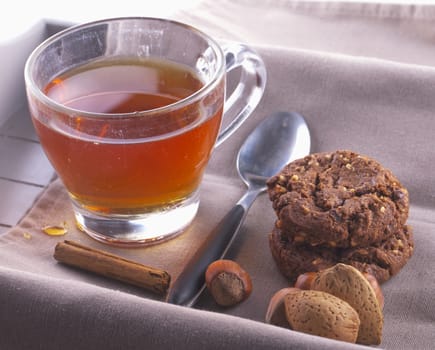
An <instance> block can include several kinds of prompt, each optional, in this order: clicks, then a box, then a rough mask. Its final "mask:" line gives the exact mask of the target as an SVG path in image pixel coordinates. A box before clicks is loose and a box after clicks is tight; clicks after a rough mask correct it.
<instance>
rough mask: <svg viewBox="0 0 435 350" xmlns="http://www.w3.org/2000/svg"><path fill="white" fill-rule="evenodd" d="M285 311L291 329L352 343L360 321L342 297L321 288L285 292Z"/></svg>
mask: <svg viewBox="0 0 435 350" xmlns="http://www.w3.org/2000/svg"><path fill="white" fill-rule="evenodd" d="M284 304H285V312H286V317H287V321H288V323H289V325H290V328H291V329H293V330H295V331H298V332H304V333H308V334H312V335H318V336H321V337H326V338H330V339H336V340H342V341H347V342H351V343H355V341H356V339H357V337H358V329H359V326H360V320H359V316H358V313H357V312H356V311H355V309H354V308H352V306H350V305H349V304H348V303H347V302H345V301H344V300H342V299H340V298H338V297H336V296H334V295H332V294H329V293H325V292H322V291H317V290H301V291H299V292H292V293H287V294H286V296H285V299H284Z"/></svg>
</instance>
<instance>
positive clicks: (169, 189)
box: [34, 59, 222, 215]
mask: <svg viewBox="0 0 435 350" xmlns="http://www.w3.org/2000/svg"><path fill="white" fill-rule="evenodd" d="M203 85H204V84H203V82H202V81H201V79H200V78H199V77H198V76H197V75H196V73H194V72H193V71H192V70H191V69H189V68H188V67H185V66H183V65H181V64H175V63H170V62H168V61H163V60H142V61H138V60H128V59H125V60H116V61H110V60H106V61H104V62H100V63H97V62H94V63H92V64H89V65H85V66H82V67H80V68H77V69H74V70H72V71H68V72H66V73H64V74H62V75H60V76H58V77H56V78H55V79H52V81H51V82H50V83H49V84H48V85H47V86H46V88H45V94H46V95H47V96H48V97H50V98H51V99H53V100H55V101H56V102H58V103H60V104H62V105H64V106H66V107H70V108H73V109H75V110H78V111H83V112H86V113H83V116H81V115H80V112H77V115H75V116H73V117H72V116H70V115H57V116H56V117H55V118H54V116H53V115H52V114H53V113H56V112H54V111H53V110H51V111H48V112H47V113H40V115H39V116H36V117H35V118H34V122H35V126H36V129H37V132H38V135H39V137H40V140H41V143H42V145H43V146H44V149H45V150H46V153H47V155H48V157H49V159H50V161H51V162H52V163H53V165H54V167H55V168H56V170H57V171H58V173H59V175H60V177H61V178H62V180H63V182H64V184H65V186H66V188H67V189H68V190H69V192H70V194H71V196H72V198H73V199H75V200H76V201H77V202H78V203H80V205H81V206H84V207H85V208H86V209H87V210H91V211H93V212H99V213H101V214H103V215H111V214H116V215H131V214H135V213H143V212H144V210H145V211H152V210H154V209H153V208H158V207H160V206H161V205H162V204H163V203H164V204H165V205H166V206H168V205H176V203H177V202H179V201H181V200H183V199H184V198H186V197H188V196H189V195H191V194H192V193H193V192H194V191H195V190H196V189H197V188H198V184H199V182H200V180H201V177H202V174H203V172H204V168H205V165H206V164H207V161H208V159H209V157H210V153H211V150H212V148H213V145H214V143H215V141H216V137H217V134H218V131H219V127H220V123H221V115H222V103H221V105H220V106H219V108H217V109H216V110H215V111H213V116H212V117H211V118H210V117H209V116H207V115H204V114H205V111H203V110H202V109H201V108H202V107H201V103H200V102H198V103H193V104H187V105H186V106H184V107H183V108H177V109H173V110H170V109H169V111H166V112H164V113H161V112H159V108H161V107H165V106H169V105H171V104H173V103H175V102H177V101H180V100H182V99H184V98H187V97H188V96H191V95H192V94H194V93H195V92H197V91H198V90H200V89H201V88H202V86H203ZM150 110H153V111H155V113H151V114H149V113H148V114H147V115H146V116H145V117H143V116H141V115H140V113H139V112H141V111H150ZM135 112H138V113H137V115H135V114H134V113H135ZM88 113H92V114H93V117H92V118H89V117H88V116H87V114H88ZM107 114H113V117H111V116H107ZM100 115H101V117H99V116H100ZM65 119H68V122H66V123H65ZM204 119H206V120H205V121H204ZM58 120H62V122H61V123H60V122H58ZM183 128H189V130H188V131H187V132H180V130H181V129H183ZM162 135H166V136H165V137H161V136H162Z"/></svg>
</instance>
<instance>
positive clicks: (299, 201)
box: [267, 150, 414, 283]
mask: <svg viewBox="0 0 435 350" xmlns="http://www.w3.org/2000/svg"><path fill="white" fill-rule="evenodd" d="M267 186H268V193H269V198H270V200H271V201H272V203H273V208H274V210H275V212H276V215H277V220H276V223H275V226H274V228H273V230H272V232H271V233H270V235H269V243H270V248H271V252H272V255H273V257H274V259H275V261H276V263H277V265H278V267H279V269H280V270H281V272H282V273H283V274H284V275H285V276H286V277H287V278H289V279H290V280H291V281H294V280H295V279H296V278H297V277H298V276H299V275H300V274H302V273H305V272H309V271H319V270H322V269H325V268H328V267H330V266H333V265H335V264H337V263H339V262H341V263H345V264H349V265H352V266H354V267H356V268H357V269H358V270H360V271H361V272H367V273H370V274H372V275H373V276H375V277H376V279H377V280H378V282H379V283H383V282H385V281H387V280H388V279H389V278H390V277H391V276H393V275H395V274H396V273H397V272H398V271H399V270H400V269H401V268H402V267H403V266H404V265H405V264H406V262H407V261H408V260H409V258H410V257H411V255H412V252H413V248H414V243H413V239H412V230H411V228H410V227H409V226H408V225H406V221H407V219H408V212H409V196H408V191H407V190H406V188H404V187H403V186H402V185H401V183H400V182H399V180H398V179H397V178H396V177H395V176H394V175H393V174H392V172H391V171H390V170H388V169H385V168H384V167H383V166H382V165H381V164H379V163H378V162H377V161H375V160H374V159H371V158H369V157H366V156H362V155H359V154H357V153H355V152H352V151H347V150H340V151H336V152H332V153H316V154H311V155H309V156H307V157H305V158H302V159H298V160H296V161H294V162H292V163H290V164H288V165H287V166H286V167H284V169H282V171H281V172H280V173H279V174H277V175H275V176H273V177H272V178H270V179H269V181H268V183H267Z"/></svg>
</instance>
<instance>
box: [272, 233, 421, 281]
mask: <svg viewBox="0 0 435 350" xmlns="http://www.w3.org/2000/svg"><path fill="white" fill-rule="evenodd" d="M269 245H270V249H271V252H272V256H273V257H274V259H275V262H276V264H277V266H278V268H279V269H280V271H281V272H282V274H283V275H284V276H286V277H287V278H288V279H289V280H290V281H292V282H294V281H295V280H296V278H297V277H298V276H299V275H300V274H302V273H305V272H310V271H320V270H323V269H326V268H328V267H331V266H334V265H335V264H337V263H340V262H341V263H345V264H349V265H352V266H354V267H355V268H357V269H358V270H360V271H361V272H368V273H370V274H372V275H373V276H374V277H376V279H377V280H378V282H379V283H383V282H385V281H387V280H388V279H390V278H391V277H392V276H393V275H395V274H397V273H398V272H399V270H400V269H401V268H402V267H403V266H404V265H405V264H406V263H407V262H408V260H409V259H410V257H411V256H412V254H413V250H414V241H413V234H412V230H411V228H410V227H409V226H407V225H405V226H403V227H401V228H400V229H399V230H397V231H396V232H395V233H394V234H393V235H392V236H391V237H389V238H388V239H386V240H384V241H382V242H380V243H377V244H373V245H370V246H367V247H364V248H331V247H326V246H315V247H313V246H311V245H310V244H306V243H304V244H298V243H296V242H294V240H292V238H290V237H288V236H287V235H286V234H285V233H284V232H283V231H282V230H281V229H280V228H279V227H277V226H275V227H274V229H273V230H272V232H271V233H270V234H269Z"/></svg>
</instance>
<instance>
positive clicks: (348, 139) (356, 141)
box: [0, 0, 435, 350]
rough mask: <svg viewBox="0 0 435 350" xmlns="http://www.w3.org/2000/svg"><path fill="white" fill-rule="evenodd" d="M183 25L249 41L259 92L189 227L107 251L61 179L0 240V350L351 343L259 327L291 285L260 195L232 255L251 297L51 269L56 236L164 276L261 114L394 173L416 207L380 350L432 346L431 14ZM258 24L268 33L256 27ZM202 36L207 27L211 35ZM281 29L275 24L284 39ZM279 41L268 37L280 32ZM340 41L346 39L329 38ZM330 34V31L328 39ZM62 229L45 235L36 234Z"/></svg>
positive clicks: (231, 190) (265, 4)
mask: <svg viewBox="0 0 435 350" xmlns="http://www.w3.org/2000/svg"><path fill="white" fill-rule="evenodd" d="M176 18H177V19H178V20H183V21H185V22H187V23H190V24H193V25H195V26H198V27H200V28H201V29H203V30H204V31H207V32H209V33H210V34H212V35H214V36H216V37H218V38H219V39H221V40H238V41H243V42H246V43H248V44H250V45H252V46H253V47H255V48H256V49H257V51H258V52H259V54H260V55H261V56H262V58H263V59H264V61H265V63H266V66H267V72H268V83H267V89H266V92H265V95H264V97H263V99H262V101H261V103H260V105H259V106H258V108H257V109H256V110H255V111H254V113H253V115H252V116H251V117H250V118H249V119H248V121H247V122H246V123H245V124H244V125H243V126H242V127H241V129H239V130H238V131H237V132H236V133H235V134H234V135H233V136H232V137H231V138H230V139H229V140H228V141H226V142H225V143H224V144H223V145H221V146H220V147H219V148H217V149H216V150H215V152H214V154H213V157H212V160H211V162H210V164H209V167H208V168H207V173H206V175H205V177H204V182H203V185H202V187H201V205H200V209H199V213H198V216H197V218H196V219H195V222H194V223H193V224H192V226H191V227H189V229H187V230H186V232H184V233H183V234H182V235H180V236H178V237H177V238H175V239H172V240H170V241H168V242H165V243H162V244H158V245H155V246H151V247H146V248H138V249H121V248H115V247H111V246H107V245H103V244H101V243H98V242H96V241H93V240H92V239H90V238H88V237H87V236H86V235H84V234H83V233H81V232H80V231H78V230H77V229H76V227H75V225H74V220H73V214H72V209H71V205H70V203H69V201H68V197H67V194H66V192H65V190H64V188H63V186H62V184H61V182H60V181H59V180H56V181H54V182H53V183H52V184H51V185H50V186H49V187H48V188H47V190H46V191H45V192H44V193H43V194H42V195H41V197H40V199H39V200H38V202H37V203H35V205H34V206H33V208H32V210H31V211H30V212H29V213H28V214H27V215H26V216H25V217H24V218H23V220H22V221H21V223H20V224H19V225H18V226H17V227H14V228H12V229H11V230H10V231H9V232H8V233H6V234H3V235H1V236H0V348H1V349H11V350H13V349H48V350H49V349H60V348H61V349H103V348H104V349H119V348H123V349H143V348H145V349H173V348H174V347H175V348H178V349H193V348H194V349H200V348H207V349H242V348H250V349H362V348H364V347H362V346H359V345H351V344H347V343H341V342H335V341H331V340H328V339H323V338H318V337H313V336H309V335H305V334H301V333H297V332H293V331H289V330H285V329H281V328H278V327H274V326H270V325H267V324H265V323H264V316H265V313H266V309H267V305H268V302H269V299H270V297H271V296H272V295H273V294H274V293H275V292H276V291H277V290H279V289H280V288H283V287H286V286H287V285H288V283H287V281H286V279H285V278H284V277H283V276H282V275H281V274H280V273H279V272H278V269H277V267H276V265H275V263H274V261H273V259H272V256H271V253H270V250H269V247H268V242H267V235H268V233H269V232H270V231H271V230H272V227H273V223H274V221H275V216H274V215H275V214H274V213H273V210H272V207H271V203H270V201H269V199H268V198H267V195H262V196H260V197H259V198H258V199H257V200H256V202H255V203H254V205H253V206H252V208H251V209H250V211H249V213H248V216H247V218H246V221H245V223H244V225H243V227H242V228H241V230H240V232H239V234H238V236H237V237H236V239H235V241H234V243H233V245H232V247H231V249H230V250H229V252H228V254H227V257H228V258H231V259H234V260H236V261H237V262H239V263H240V264H241V265H242V266H243V267H244V268H245V269H246V270H247V271H248V272H249V273H250V274H251V276H252V279H253V286H254V287H253V293H252V295H251V297H250V298H249V299H248V300H246V301H245V302H243V303H242V304H239V305H237V306H236V307H233V308H221V307H218V306H217V305H216V304H215V303H214V302H213V300H212V298H211V297H210V295H209V294H208V293H207V292H204V293H203V294H202V296H201V297H200V299H199V300H198V302H197V304H196V306H195V309H189V308H185V307H179V306H174V305H169V304H166V303H164V302H163V300H164V298H162V297H159V296H155V295H152V294H151V293H148V292H145V291H143V290H140V289H138V288H136V287H131V286H128V285H125V284H122V283H118V282H115V281H111V280H108V279H105V278H103V277H98V276H95V275H93V274H91V273H86V272H83V271H79V270H77V269H73V268H70V267H67V266H64V265H62V264H59V263H57V262H56V261H55V260H54V259H53V252H54V247H55V245H56V243H57V242H58V241H61V240H64V239H70V240H76V241H79V242H81V243H83V244H86V245H89V246H92V247H95V248H98V249H104V250H106V251H108V252H112V253H116V254H118V255H121V256H124V257H126V258H129V259H134V260H136V261H138V262H142V263H145V264H147V265H152V266H155V267H159V268H163V269H165V270H167V271H168V272H169V273H170V274H171V276H172V278H173V280H175V279H176V277H177V275H178V274H179V273H180V271H182V269H183V266H184V265H185V264H186V263H187V261H188V259H189V256H190V255H191V254H192V253H193V252H194V251H195V249H196V248H197V247H198V246H199V245H200V244H201V242H203V241H204V240H205V239H206V238H207V233H208V232H210V231H211V230H212V229H213V227H214V226H216V225H217V223H218V222H219V220H220V219H221V218H223V216H224V215H225V214H226V213H227V212H228V211H229V210H230V209H231V207H232V206H233V205H234V204H235V203H236V202H237V200H238V199H239V198H240V196H241V195H242V194H243V193H244V191H245V189H246V188H245V185H244V184H243V182H242V181H241V180H240V179H239V178H238V176H237V171H236V167H235V160H236V155H237V151H238V149H239V147H240V145H241V144H242V143H243V140H244V139H245V137H246V136H247V135H248V134H249V133H250V131H251V130H253V128H254V127H255V126H256V125H257V124H258V123H259V122H260V121H261V120H262V119H263V118H264V117H265V116H267V115H268V114H270V113H272V112H274V111H278V110H288V111H296V112H299V113H300V114H302V115H303V116H304V117H305V118H306V120H307V123H308V125H309V128H310V132H311V137H312V140H311V142H312V148H311V151H312V152H319V151H332V150H336V149H351V150H353V151H356V152H359V153H362V154H366V155H368V156H370V157H373V158H375V159H376V160H378V161H379V162H380V163H382V164H383V165H384V166H385V167H387V168H389V169H391V170H392V171H393V173H394V174H395V175H396V176H397V177H398V178H399V180H400V181H401V182H402V184H403V185H404V186H406V187H407V188H408V190H409V193H410V198H411V212H410V217H409V220H408V223H409V224H410V225H412V226H413V229H414V239H415V252H414V256H413V257H412V258H411V260H410V261H409V263H408V264H407V265H406V266H405V267H404V268H403V270H402V271H401V272H400V273H399V274H398V275H397V276H395V277H393V278H392V279H391V280H390V281H388V282H387V283H385V284H384V285H383V286H382V288H383V291H384V296H385V308H384V315H385V324H384V332H383V341H382V343H381V345H380V348H385V349H410V348H415V349H429V348H431V347H432V344H433V341H434V340H435V335H434V333H433V326H434V324H435V293H434V291H435V279H434V278H433V275H432V267H433V266H434V264H435V255H434V254H433V251H434V250H435V239H434V238H435V216H434V210H435V177H434V176H433V174H434V173H435V162H434V160H435V155H434V141H433V133H434V130H435V117H434V111H435V98H434V96H435V68H433V67H431V66H430V64H431V62H435V60H434V59H432V61H431V57H432V56H435V53H434V50H433V47H432V46H433V45H432V42H431V40H432V39H431V38H432V37H433V36H432V33H431V32H432V31H433V30H434V29H433V26H429V23H430V21H431V20H432V21H433V20H434V19H435V8H434V7H424V6H411V5H410V6H395V5H388V6H387V5H382V6H381V5H376V4H371V5H369V4H365V5H363V4H345V3H343V4H340V3H333V4H325V3H304V2H291V1H274V2H270V1H247V0H246V1H244V0H238V1H220V2H214V1H204V2H203V3H202V4H200V5H199V7H198V9H197V11H194V12H191V13H180V14H179V15H178V16H177V17H176ZM265 19H269V21H268V22H267V23H270V27H269V26H263V25H260V23H263V22H262V21H263V20H265ZM206 29H207V30H206ZM284 29H285V30H284ZM277 33H278V34H277ZM339 33H341V34H339ZM338 35H341V36H338ZM61 223H62V224H63V223H66V226H67V228H68V233H67V234H66V235H65V236H63V237H49V236H47V235H45V234H44V233H42V232H41V228H42V227H44V226H46V225H58V224H61Z"/></svg>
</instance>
